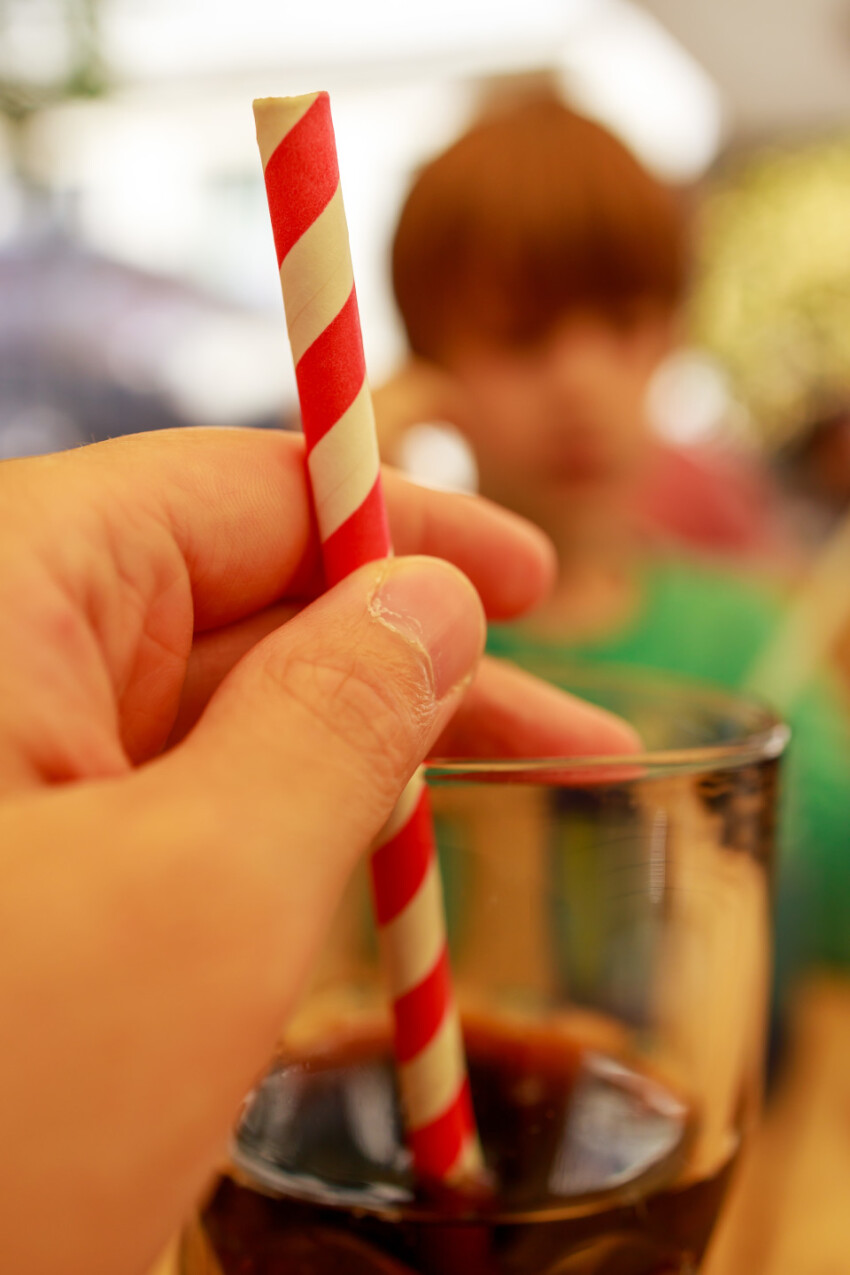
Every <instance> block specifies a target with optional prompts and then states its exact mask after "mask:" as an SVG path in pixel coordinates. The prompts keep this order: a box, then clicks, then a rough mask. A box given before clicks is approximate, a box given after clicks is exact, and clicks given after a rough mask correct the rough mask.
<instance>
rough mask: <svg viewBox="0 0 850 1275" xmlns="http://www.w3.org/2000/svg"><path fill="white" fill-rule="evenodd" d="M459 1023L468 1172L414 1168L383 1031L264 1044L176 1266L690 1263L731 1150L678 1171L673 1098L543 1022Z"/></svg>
mask: <svg viewBox="0 0 850 1275" xmlns="http://www.w3.org/2000/svg"><path fill="white" fill-rule="evenodd" d="M465 1036H466V1046H467V1054H468V1062H469V1073H470V1082H471V1086H472V1093H473V1101H474V1106H475V1113H476V1118H477V1122H478V1127H479V1132H480V1135H481V1142H482V1146H483V1150H484V1157H485V1162H486V1166H487V1180H486V1182H482V1183H479V1184H477V1185H476V1186H474V1187H471V1188H466V1189H464V1190H448V1189H446V1188H442V1187H436V1186H429V1185H428V1184H421V1183H416V1182H415V1180H414V1178H413V1175H412V1172H411V1166H410V1161H409V1156H408V1153H407V1152H406V1150H405V1147H404V1141H403V1136H402V1127H401V1121H400V1115H399V1107H398V1098H397V1090H396V1085H395V1078H394V1073H393V1066H392V1058H391V1053H390V1049H389V1047H388V1045H387V1044H386V1041H384V1040H381V1039H376V1038H371V1039H370V1038H368V1037H363V1038H361V1039H359V1040H357V1041H348V1042H347V1043H346V1044H345V1045H340V1046H339V1047H338V1048H337V1049H335V1050H334V1049H331V1050H329V1051H324V1052H323V1053H322V1054H321V1055H320V1056H316V1057H313V1058H311V1059H304V1058H300V1059H297V1060H296V1059H290V1060H282V1061H281V1062H280V1063H279V1065H278V1066H276V1067H275V1068H274V1069H273V1071H272V1072H271V1073H270V1075H269V1076H268V1078H267V1079H266V1081H265V1082H264V1084H263V1085H262V1086H261V1087H260V1089H259V1091H258V1093H257V1094H256V1095H255V1096H254V1098H253V1100H252V1102H251V1104H250V1106H249V1109H248V1111H247V1113H246V1116H245V1118H244V1120H243V1122H242V1125H241V1127H240V1130H239V1134H238V1139H237V1146H236V1150H235V1156H234V1161H235V1168H234V1173H233V1174H232V1175H228V1176H225V1177H224V1178H223V1179H222V1180H221V1182H220V1183H219V1184H218V1187H217V1188H216V1190H215V1192H214V1194H213V1195H212V1197H211V1199H210V1200H209V1202H208V1204H207V1207H206V1208H205V1210H204V1212H203V1214H202V1216H201V1218H200V1221H199V1222H198V1224H197V1225H196V1227H195V1228H194V1230H193V1231H191V1232H188V1233H187V1236H186V1238H185V1241H184V1253H183V1271H184V1275H409V1273H410V1272H427V1273H428V1275H544V1273H545V1275H673V1273H674V1272H679V1273H682V1275H684V1272H693V1271H695V1270H696V1269H697V1267H698V1264H699V1261H700V1259H701V1257H702V1254H703V1251H704V1249H705V1246H706V1244H707V1241H708V1237H709V1235H710V1233H711V1229H712V1226H713V1224H714V1221H715V1218H716V1216H717V1212H718V1209H719V1207H720V1203H721V1201H722V1198H723V1194H724V1191H725V1188H726V1184H727V1180H728V1176H729V1172H730V1169H731V1161H732V1158H733V1157H731V1156H730V1158H729V1160H727V1161H726V1162H725V1163H724V1164H723V1165H721V1166H719V1168H718V1169H717V1171H716V1172H715V1173H713V1174H711V1175H709V1176H707V1177H703V1178H701V1179H699V1180H693V1178H692V1176H691V1175H690V1173H689V1169H688V1164H689V1152H690V1150H691V1148H692V1145H693V1141H694V1138H695V1134H696V1127H697V1120H696V1115H695V1113H694V1112H693V1111H691V1110H690V1109H689V1108H688V1105H687V1104H686V1102H684V1101H683V1100H682V1098H681V1097H679V1096H677V1095H676V1094H675V1093H674V1092H673V1091H672V1090H671V1089H670V1088H668V1087H667V1086H665V1085H664V1084H663V1083H662V1082H661V1081H660V1080H658V1079H657V1078H654V1077H653V1076H652V1075H650V1074H649V1073H648V1072H647V1071H644V1070H641V1069H638V1068H637V1067H635V1066H634V1065H631V1064H630V1063H628V1062H626V1061H624V1060H623V1059H620V1058H616V1057H613V1056H611V1055H606V1054H605V1053H602V1052H599V1051H598V1050H596V1049H593V1048H589V1047H587V1046H583V1045H582V1044H580V1043H578V1042H577V1041H575V1040H570V1039H569V1038H566V1037H565V1036H563V1035H561V1034H548V1035H547V1034H543V1033H541V1032H539V1031H529V1032H517V1031H506V1030H503V1029H500V1028H497V1027H495V1026H481V1025H479V1026H477V1027H476V1028H470V1027H469V1026H467V1028H466V1031H465Z"/></svg>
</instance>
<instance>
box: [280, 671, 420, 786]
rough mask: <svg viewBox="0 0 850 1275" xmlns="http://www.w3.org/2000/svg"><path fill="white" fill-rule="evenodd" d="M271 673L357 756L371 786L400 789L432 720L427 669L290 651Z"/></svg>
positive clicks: (301, 707)
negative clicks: (425, 724) (400, 779)
mask: <svg viewBox="0 0 850 1275" xmlns="http://www.w3.org/2000/svg"><path fill="white" fill-rule="evenodd" d="M268 672H269V674H270V675H271V677H272V678H273V679H274V681H275V682H276V683H277V684H278V687H279V688H281V689H283V690H284V692H285V693H286V695H287V697H288V698H289V699H290V700H291V701H294V702H295V703H296V704H297V706H298V708H299V710H301V711H302V712H304V713H306V714H307V715H308V717H309V719H311V720H312V721H313V722H314V723H315V724H316V725H318V727H319V728H320V730H321V731H322V732H323V733H324V734H325V735H326V736H330V737H331V739H333V740H336V741H338V742H339V743H341V744H342V745H343V747H344V748H345V749H346V750H347V751H348V752H350V753H352V754H353V755H354V756H356V758H357V759H358V761H359V763H360V765H361V766H362V768H363V769H364V770H365V771H366V772H367V773H368V775H369V778H370V782H372V783H373V784H376V785H378V786H379V787H380V788H381V790H384V789H386V790H390V789H392V790H395V789H396V788H397V787H398V784H399V776H400V775H401V774H402V773H404V772H405V771H406V770H407V769H408V768H409V767H410V765H411V764H412V762H413V760H414V757H413V754H414V752H415V748H416V744H417V742H418V741H419V739H420V738H421V737H422V733H423V729H424V723H425V720H426V719H427V718H428V717H429V716H430V714H429V712H428V708H427V705H428V704H429V703H432V702H433V695H432V694H431V693H430V688H429V685H428V679H427V676H426V674H425V671H424V669H422V668H419V669H417V668H414V667H409V666H406V667H402V668H399V667H397V666H396V667H392V665H391V662H389V661H386V662H384V663H382V664H378V663H377V662H376V661H375V660H374V659H366V658H363V657H362V656H361V655H358V653H357V651H356V649H355V650H354V651H353V652H347V653H345V654H342V653H338V652H328V651H324V652H322V651H315V650H311V651H310V652H298V653H290V654H289V655H288V657H287V658H286V659H285V660H283V661H282V662H280V663H278V662H277V661H274V660H273V661H271V662H270V664H269V666H268Z"/></svg>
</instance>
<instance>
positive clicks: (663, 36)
mask: <svg viewBox="0 0 850 1275" xmlns="http://www.w3.org/2000/svg"><path fill="white" fill-rule="evenodd" d="M561 66H562V68H563V74H564V80H565V86H566V89H567V92H568V94H569V96H570V97H571V98H572V99H573V100H574V101H577V102H578V103H579V104H580V105H581V106H582V107H583V108H584V109H585V110H587V111H588V112H589V113H590V114H593V115H595V116H596V117H597V118H598V119H600V120H602V122H603V123H606V124H607V125H608V126H609V127H610V128H612V129H614V131H615V132H618V133H619V134H620V136H621V137H623V138H624V140H625V141H626V142H628V143H629V144H630V145H631V146H632V147H633V148H634V150H635V151H637V153H638V154H639V155H640V156H641V157H642V158H643V160H644V161H645V162H646V163H647V164H648V165H650V166H651V167H652V168H654V169H655V170H656V171H657V172H658V173H660V174H661V175H662V176H664V177H667V178H668V179H670V180H675V181H687V180H692V179H694V178H696V177H698V176H699V175H700V174H701V173H703V172H704V171H705V170H706V169H707V168H708V166H709V165H710V164H711V162H712V160H713V159H714V158H715V156H716V155H717V153H718V150H719V149H720V144H721V141H722V137H723V110H722V102H721V98H720V92H719V90H718V88H717V87H716V85H715V84H714V82H713V80H712V79H711V78H710V77H709V75H708V74H707V72H705V71H704V70H703V68H702V67H701V66H700V65H699V63H698V62H697V61H696V60H695V59H694V58H692V57H691V56H690V54H689V53H687V52H686V51H685V49H683V48H682V46H681V45H680V44H679V43H678V41H676V40H675V39H674V38H673V37H672V36H671V35H670V34H669V32H668V31H666V30H665V29H664V27H663V26H661V24H660V23H659V22H657V21H656V20H655V19H654V18H652V17H650V15H649V14H647V13H644V12H643V11H642V10H640V9H638V8H636V7H635V6H634V5H633V4H629V3H627V2H626V0H599V2H598V3H597V4H595V5H594V6H593V9H592V11H591V12H590V13H589V14H588V15H587V17H586V20H585V21H584V22H583V23H582V24H581V25H580V26H577V29H576V30H575V31H574V32H573V33H572V35H571V36H570V39H569V40H568V41H567V42H566V43H565V44H564V46H563V53H562V58H561Z"/></svg>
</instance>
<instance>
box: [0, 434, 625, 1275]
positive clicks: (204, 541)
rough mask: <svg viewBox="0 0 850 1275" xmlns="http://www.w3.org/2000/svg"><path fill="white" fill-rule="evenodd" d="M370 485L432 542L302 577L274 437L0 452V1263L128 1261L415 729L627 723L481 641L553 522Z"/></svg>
mask: <svg viewBox="0 0 850 1275" xmlns="http://www.w3.org/2000/svg"><path fill="white" fill-rule="evenodd" d="M386 493H387V500H388V505H389V509H390V516H391V522H392V527H393V534H394V539H395V544H396V548H397V550H398V552H399V554H414V555H423V554H429V555H435V557H436V558H446V559H451V561H452V563H453V564H454V565H450V564H449V563H448V562H446V561H436V560H435V559H434V558H431V557H421V556H416V557H409V558H402V557H400V558H398V559H396V560H393V561H391V562H389V563H375V564H371V565H368V566H365V567H363V568H361V570H359V571H358V572H356V573H354V575H352V576H351V577H349V578H348V579H347V580H346V581H344V582H342V583H341V584H340V585H338V586H336V588H334V589H333V590H330V591H329V592H327V593H325V594H323V595H321V596H319V594H320V587H321V580H320V574H319V571H318V565H317V564H318V544H317V537H316V532H315V527H314V524H313V519H312V515H311V506H310V499H309V492H308V487H307V482H306V478H305V465H304V453H303V447H302V444H301V442H300V440H299V439H297V438H296V437H294V436H292V435H285V434H275V433H270V432H253V431H219V430H216V431H203V430H198V431H175V432H170V433H165V434H157V435H145V436H142V437H139V438H129V439H122V440H117V441H115V442H112V443H106V444H100V445H98V446H96V447H91V448H83V449H80V450H79V451H77V452H73V453H67V454H63V455H62V456H51V457H44V458H40V459H34V460H27V461H10V462H6V463H4V464H3V465H0V568H2V569H0V856H2V880H3V888H2V890H0V1003H2V1006H3V1025H4V1033H3V1048H2V1050H0V1127H2V1130H3V1140H2V1151H0V1155H2V1190H0V1269H2V1270H3V1271H7V1270H8V1271H21V1272H23V1271H26V1272H27V1275H48V1273H49V1275H83V1273H85V1275H122V1273H123V1272H127V1275H131V1273H132V1272H136V1273H138V1272H140V1271H143V1270H144V1269H145V1268H146V1266H147V1265H148V1264H149V1263H150V1262H151V1261H152V1260H153V1258H154V1257H155V1256H156V1254H157V1252H158V1250H159V1249H160V1248H161V1246H162V1245H163V1244H164V1243H165V1241H166V1240H167V1239H168V1237H169V1235H170V1234H172V1233H173V1231H174V1230H175V1229H176V1228H177V1227H178V1226H179V1224H180V1221H181V1219H182V1218H183V1217H185V1215H186V1212H187V1210H188V1209H189V1208H190V1207H191V1205H192V1202H193V1201H194V1200H195V1199H196V1198H197V1195H198V1193H199V1191H200V1190H201V1189H202V1188H203V1185H204V1183H205V1181H206V1180H207V1178H208V1175H209V1174H210V1172H211V1170H212V1168H213V1167H214V1165H215V1164H216V1163H217V1162H218V1160H219V1158H220V1156H221V1154H222V1150H223V1147H224V1145H225V1142H226V1138H227V1134H228V1131H229V1129H230V1127H231V1125H232V1121H233V1118H234V1113H235V1112H236V1110H237V1108H238V1105H239V1102H240V1100H241V1097H242V1096H243V1094H244V1093H245V1092H246V1091H247V1089H248V1088H249V1087H250V1086H251V1084H252V1082H253V1081H254V1080H255V1079H256V1077H257V1075H258V1074H259V1072H260V1071H261V1070H262V1068H263V1066H264V1063H265V1062H266V1061H267V1059H268V1057H269V1055H270V1053H271V1051H272V1049H273V1046H274V1043H275V1039H276V1037H277V1035H278V1033H279V1031H280V1028H281V1026H282V1024H283V1023H284V1021H285V1019H286V1015H287V1012H288V1010H289V1009H290V1007H291V1006H292V1004H293V1002H294V1000H295V999H296V997H297V995H298V991H299V988H300V987H301V985H302V983H303V981H304V979H305V977H306V975H307V972H308V971H309V969H310V965H311V962H312V960H313V958H314V956H315V954H316V951H317V949H318V948H319V947H320V946H321V943H322V938H323V935H324V933H325V930H326V927H327V925H328V924H329V921H330V918H331V916H332V913H333V909H334V905H335V903H336V901H337V899H338V897H339V894H340V892H341V890H342V888H343V886H344V884H345V881H346V879H347V876H348V874H349V872H350V870H351V868H352V866H353V865H354V863H355V862H356V860H357V859H358V857H359V856H360V855H361V854H362V853H363V852H364V850H365V849H366V847H367V846H368V844H369V842H370V840H371V839H372V838H373V837H374V836H375V834H376V833H377V832H378V831H379V829H380V827H381V825H382V824H383V822H384V821H385V819H386V817H387V815H388V814H389V812H390V810H391V809H392V806H393V804H394V802H395V800H396V799H397V797H398V795H399V793H400V791H401V789H402V787H403V785H404V783H405V782H406V780H407V779H408V777H409V776H410V774H411V773H412V772H413V770H414V769H415V767H416V766H417V765H418V764H419V762H420V761H421V760H422V759H423V757H425V756H426V755H427V754H428V753H429V752H434V751H439V752H441V753H444V754H445V753H449V752H451V751H452V748H453V746H454V747H459V748H460V749H462V750H463V751H464V752H466V753H472V752H476V751H478V752H481V753H487V754H493V753H494V752H495V753H503V754H506V755H510V754H512V753H513V754H517V753H518V754H523V753H525V754H535V753H537V754H544V755H553V754H569V753H575V752H583V753H587V752H618V753H622V752H624V751H630V750H631V749H633V747H634V745H635V737H634V735H633V733H632V732H631V731H630V729H629V728H628V727H627V726H625V725H624V724H623V723H620V722H618V721H617V720H616V719H613V718H611V717H609V716H607V715H605V714H602V713H600V712H598V711H596V710H593V709H590V708H588V707H587V706H585V705H582V704H580V703H579V702H577V701H575V700H573V699H571V698H570V697H568V696H564V695H562V694H560V693H559V692H556V691H555V690H554V689H553V688H550V687H544V686H543V685H541V684H538V683H535V682H534V681H533V680H531V679H529V678H528V677H526V676H525V675H523V674H520V673H518V672H517V671H513V670H510V669H506V668H505V669H499V668H498V667H497V666H494V665H493V664H487V663H486V662H482V663H481V664H479V657H480V652H481V648H482V644H483V639H484V610H486V611H487V612H488V613H489V614H491V615H493V616H494V617H499V618H507V617H510V616H513V615H516V614H519V613H520V612H522V611H523V610H524V609H526V608H527V607H529V606H533V605H534V604H535V603H536V602H537V601H538V600H539V598H540V597H541V596H542V595H543V594H544V593H545V591H546V588H547V587H548V586H549V585H550V583H551V581H552V577H553V573H554V563H553V554H552V549H551V546H549V545H548V543H547V542H546V540H545V539H544V538H543V537H541V536H540V534H539V533H538V532H536V531H535V530H533V529H532V528H530V527H528V526H527V525H525V524H523V523H521V522H520V521H519V520H517V519H516V518H513V517H511V516H510V515H508V514H505V513H503V512H500V511H498V510H496V509H495V508H493V507H492V506H489V505H488V504H487V503H486V502H484V501H475V500H471V499H469V498H465V497H452V496H449V495H446V494H440V493H436V492H427V491H424V490H422V489H418V488H416V487H413V486H411V485H409V484H405V483H404V482H403V481H402V480H400V479H398V478H396V477H394V476H393V475H392V474H387V475H386ZM462 573H466V574H462ZM473 679H474V680H473Z"/></svg>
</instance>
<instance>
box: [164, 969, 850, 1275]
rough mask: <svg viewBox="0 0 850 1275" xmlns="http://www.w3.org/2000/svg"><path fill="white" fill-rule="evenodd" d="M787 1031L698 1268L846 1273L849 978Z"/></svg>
mask: <svg viewBox="0 0 850 1275" xmlns="http://www.w3.org/2000/svg"><path fill="white" fill-rule="evenodd" d="M791 1039H792V1047H791V1050H790V1056H789V1059H788V1064H787V1067H786V1070H785V1075H784V1079H783V1080H782V1081H781V1082H780V1085H779V1088H778V1091H777V1093H776V1095H775V1097H774V1099H773V1101H772V1102H771V1104H770V1107H769V1108H768V1111H767V1113H766V1116H765V1120H764V1123H763V1126H762V1128H761V1130H760V1132H759V1134H758V1136H757V1137H756V1139H755V1141H754V1143H753V1146H752V1148H751V1150H750V1153H749V1155H748V1157H747V1160H746V1162H745V1163H744V1165H743V1166H742V1169H741V1172H740V1174H739V1177H738V1180H737V1182H736V1183H735V1185H734V1188H733V1191H732V1194H731V1197H730V1199H729V1202H728V1204H727V1206H726V1209H725V1212H724V1215H723V1217H722V1219H721V1223H720V1226H719V1227H718V1230H717V1234H716V1235H715V1238H714V1241H713V1243H712V1246H711V1249H710V1251H709V1254H708V1257H707V1259H706V1262H705V1264H704V1267H703V1272H702V1275H850V980H844V981H838V980H834V981H833V980H823V981H819V982H816V983H812V984H810V985H809V986H808V987H807V988H806V989H805V991H804V992H803V993H801V995H800V997H799V1001H798V1005H797V1009H796V1012H795V1014H794V1018H793V1030H792V1033H791ZM175 1256H176V1255H175V1250H174V1247H173V1246H172V1247H171V1248H170V1249H169V1251H168V1252H167V1253H165V1254H164V1255H163V1257H162V1259H161V1261H160V1262H159V1263H158V1265H157V1266H156V1267H155V1269H154V1270H153V1271H151V1272H150V1275H176V1263H175Z"/></svg>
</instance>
